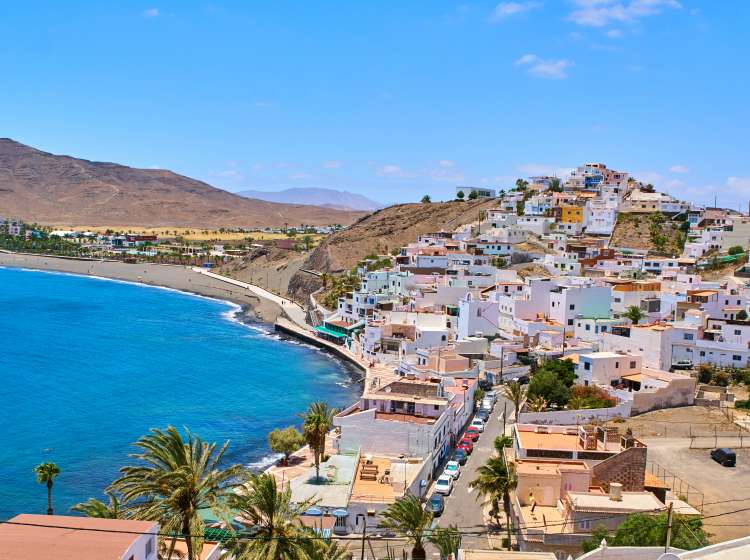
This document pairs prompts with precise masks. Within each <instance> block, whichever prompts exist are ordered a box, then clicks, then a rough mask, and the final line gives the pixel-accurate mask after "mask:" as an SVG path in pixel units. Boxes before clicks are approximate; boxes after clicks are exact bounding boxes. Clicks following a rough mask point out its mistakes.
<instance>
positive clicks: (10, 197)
mask: <svg viewBox="0 0 750 560" xmlns="http://www.w3.org/2000/svg"><path fill="white" fill-rule="evenodd" d="M363 214H364V212H358V211H351V210H340V209H337V208H334V207H321V206H306V205H301V204H279V203H276V202H269V201H265V200H254V199H250V198H246V197H242V196H239V195H236V194H233V193H230V192H227V191H224V190H222V189H217V188H215V187H212V186H211V185H209V184H207V183H204V182H202V181H198V180H195V179H191V178H190V177H185V176H184V175H179V174H177V173H173V172H172V171H167V170H162V169H136V168H133V167H127V166H125V165H119V164H116V163H106V162H95V161H88V160H85V159H78V158H74V157H70V156H60V155H53V154H50V153H47V152H43V151H41V150H37V149H35V148H32V147H30V146H26V145H24V144H21V143H19V142H16V141H14V140H11V139H8V138H3V139H0V216H3V217H4V216H9V217H15V218H21V219H23V220H25V221H29V222H38V223H42V224H52V225H62V224H67V225H91V226H146V227H147V226H176V227H195V228H202V229H207V228H219V227H265V226H282V225H284V224H290V225H298V224H302V223H305V224H311V225H327V224H334V223H340V224H350V223H352V222H353V221H354V220H356V219H357V218H359V217H361V216H362V215H363Z"/></svg>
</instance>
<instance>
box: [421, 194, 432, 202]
mask: <svg viewBox="0 0 750 560" xmlns="http://www.w3.org/2000/svg"><path fill="white" fill-rule="evenodd" d="M430 202H432V199H431V198H430V195H429V194H426V195H424V196H423V197H422V204H429V203H430Z"/></svg>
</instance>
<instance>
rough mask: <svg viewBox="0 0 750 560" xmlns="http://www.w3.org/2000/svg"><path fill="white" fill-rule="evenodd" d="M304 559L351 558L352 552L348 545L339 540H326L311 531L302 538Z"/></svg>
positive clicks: (335, 559) (339, 559)
mask: <svg viewBox="0 0 750 560" xmlns="http://www.w3.org/2000/svg"><path fill="white" fill-rule="evenodd" d="M302 550H303V554H304V556H303V558H304V560H351V558H352V554H351V552H349V549H348V548H347V546H346V545H341V544H339V543H338V542H337V541H326V540H323V539H321V538H320V536H319V535H317V534H315V533H314V532H312V531H309V535H306V538H303V540H302Z"/></svg>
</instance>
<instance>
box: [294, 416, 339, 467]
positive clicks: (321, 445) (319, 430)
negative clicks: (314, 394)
mask: <svg viewBox="0 0 750 560" xmlns="http://www.w3.org/2000/svg"><path fill="white" fill-rule="evenodd" d="M335 415H336V410H335V409H333V408H331V407H329V406H328V404H326V403H324V402H323V401H316V402H314V403H312V404H311V405H310V408H308V409H307V413H306V414H304V415H303V416H302V418H303V419H304V422H303V423H302V433H303V434H304V436H305V441H306V442H307V445H309V446H310V451H311V452H312V454H313V459H314V460H315V481H316V482H317V481H318V480H319V479H320V461H321V459H322V458H323V455H325V450H326V436H327V435H328V432H329V431H330V429H331V426H333V417H334V416H335Z"/></svg>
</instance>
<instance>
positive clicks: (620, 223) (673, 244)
mask: <svg viewBox="0 0 750 560" xmlns="http://www.w3.org/2000/svg"><path fill="white" fill-rule="evenodd" d="M682 225H683V222H677V221H674V220H671V219H670V217H669V216H666V215H663V214H661V213H658V212H656V213H651V214H633V213H626V212H620V213H619V214H618V215H617V223H616V224H615V228H614V231H613V232H612V238H611V239H610V241H609V246H610V247H613V248H617V249H645V250H647V251H648V254H649V255H654V256H667V257H674V256H679V255H680V254H682V249H683V248H684V246H685V238H686V236H685V233H684V232H683V231H681V229H680V228H681V226H682Z"/></svg>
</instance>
